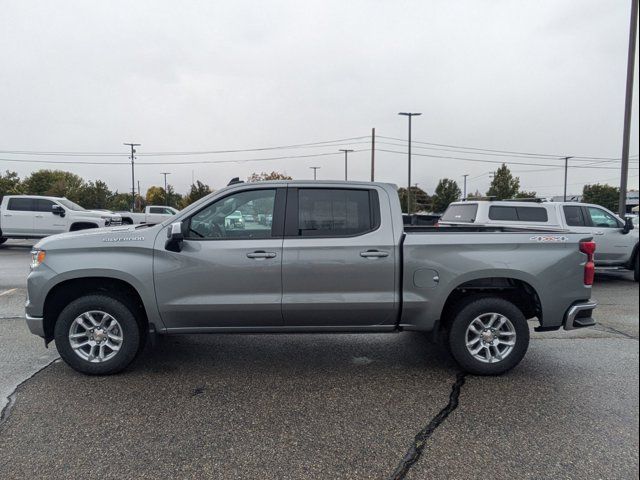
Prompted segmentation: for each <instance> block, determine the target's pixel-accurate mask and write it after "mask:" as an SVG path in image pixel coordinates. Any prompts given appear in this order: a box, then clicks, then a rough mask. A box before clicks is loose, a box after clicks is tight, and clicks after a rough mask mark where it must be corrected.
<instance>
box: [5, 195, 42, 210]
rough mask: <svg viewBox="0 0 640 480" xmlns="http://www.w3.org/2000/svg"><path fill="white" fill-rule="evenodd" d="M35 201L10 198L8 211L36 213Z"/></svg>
mask: <svg viewBox="0 0 640 480" xmlns="http://www.w3.org/2000/svg"><path fill="white" fill-rule="evenodd" d="M34 203H35V202H34V200H33V199H32V198H10V199H9V204H8V205H7V209H8V210H17V211H20V212H33V211H35V208H34V207H35V205H34Z"/></svg>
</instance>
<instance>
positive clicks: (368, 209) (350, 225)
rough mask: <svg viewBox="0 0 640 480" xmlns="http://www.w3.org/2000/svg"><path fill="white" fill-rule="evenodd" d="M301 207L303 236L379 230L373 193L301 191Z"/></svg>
mask: <svg viewBox="0 0 640 480" xmlns="http://www.w3.org/2000/svg"><path fill="white" fill-rule="evenodd" d="M298 205H299V207H298V232H299V235H300V236H302V237H343V236H354V235H361V234H363V233H366V232H369V231H371V230H374V229H375V228H376V225H375V219H374V214H373V213H374V212H373V211H372V204H371V201H370V191H369V190H353V189H329V188H301V189H299V190H298ZM376 208H377V207H376Z"/></svg>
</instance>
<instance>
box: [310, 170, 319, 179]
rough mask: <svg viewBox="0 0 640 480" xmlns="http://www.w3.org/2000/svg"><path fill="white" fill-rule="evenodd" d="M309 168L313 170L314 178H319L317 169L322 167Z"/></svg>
mask: <svg viewBox="0 0 640 480" xmlns="http://www.w3.org/2000/svg"><path fill="white" fill-rule="evenodd" d="M309 168H310V169H311V170H313V179H314V180H317V179H318V175H317V171H318V169H319V168H320V167H309Z"/></svg>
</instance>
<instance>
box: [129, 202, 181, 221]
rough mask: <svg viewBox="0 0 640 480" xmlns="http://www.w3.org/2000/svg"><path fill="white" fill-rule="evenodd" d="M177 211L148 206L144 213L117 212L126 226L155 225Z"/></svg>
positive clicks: (164, 206)
mask: <svg viewBox="0 0 640 480" xmlns="http://www.w3.org/2000/svg"><path fill="white" fill-rule="evenodd" d="M178 211H179V210H176V209H175V208H173V207H168V206H166V205H149V206H148V207H145V209H144V212H142V213H137V212H118V213H119V214H120V216H121V217H122V223H124V224H128V225H139V224H146V225H156V224H157V223H162V222H164V221H165V220H166V219H168V218H171V217H173V216H174V215H175V214H176V213H178Z"/></svg>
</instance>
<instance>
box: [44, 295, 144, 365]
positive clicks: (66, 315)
mask: <svg viewBox="0 0 640 480" xmlns="http://www.w3.org/2000/svg"><path fill="white" fill-rule="evenodd" d="M92 310H94V311H95V310H97V311H102V312H105V313H108V314H109V315H111V316H112V317H113V318H114V319H116V320H117V322H118V323H119V324H120V327H121V336H122V344H121V345H120V349H119V350H118V351H117V352H116V354H115V355H114V356H113V358H110V359H107V360H104V361H102V362H90V361H88V360H86V359H83V358H81V357H80V356H79V355H78V354H76V352H75V351H74V349H73V348H72V346H71V343H70V340H69V332H70V329H71V326H72V324H73V322H74V320H75V319H76V318H77V317H78V316H80V315H82V314H83V313H85V312H89V311H92ZM54 336H55V341H56V348H57V349H58V353H59V354H60V357H62V359H63V360H64V361H65V362H66V363H67V365H69V366H70V367H71V368H73V369H74V370H76V371H78V372H81V373H85V374H88V375H111V374H113V373H118V372H120V371H122V370H123V369H125V368H126V367H127V366H128V365H129V364H130V363H131V362H132V361H133V359H134V358H135V357H136V354H137V353H138V352H139V350H140V348H139V347H140V343H141V335H140V327H139V325H138V322H137V321H136V318H135V315H134V314H133V312H132V311H131V309H129V308H128V307H127V306H126V305H125V304H124V303H122V302H120V301H119V300H116V299H115V298H112V297H109V296H106V295H99V294H95V295H86V296H83V297H80V298H78V299H76V300H74V301H73V302H71V303H70V304H69V305H67V307H66V308H65V309H64V310H62V312H61V313H60V315H59V316H58V320H57V322H56V325H55V329H54Z"/></svg>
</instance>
